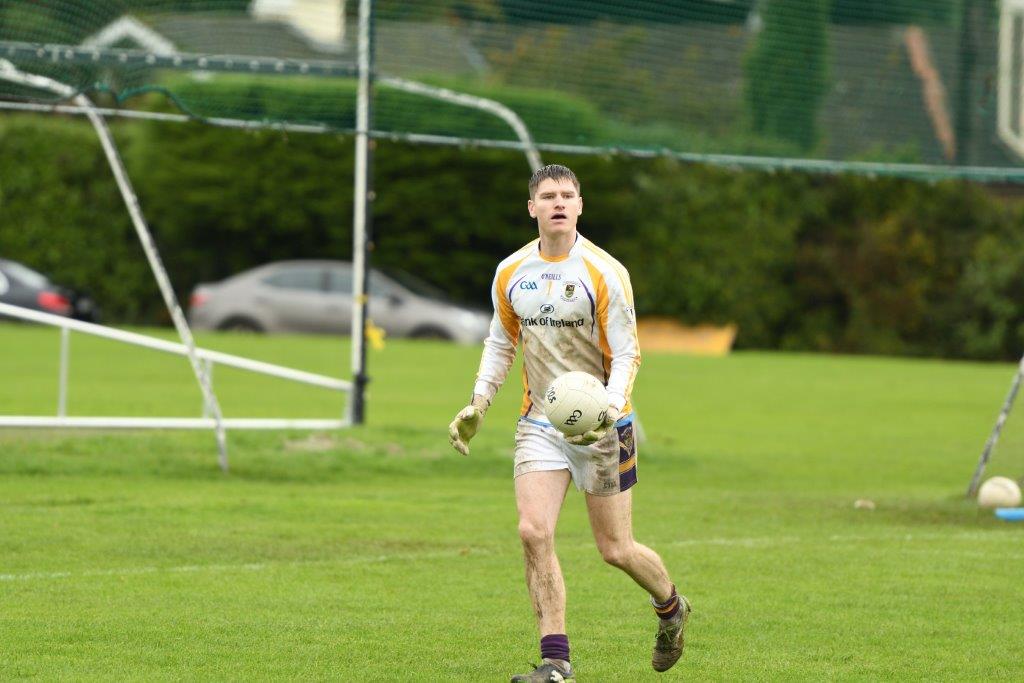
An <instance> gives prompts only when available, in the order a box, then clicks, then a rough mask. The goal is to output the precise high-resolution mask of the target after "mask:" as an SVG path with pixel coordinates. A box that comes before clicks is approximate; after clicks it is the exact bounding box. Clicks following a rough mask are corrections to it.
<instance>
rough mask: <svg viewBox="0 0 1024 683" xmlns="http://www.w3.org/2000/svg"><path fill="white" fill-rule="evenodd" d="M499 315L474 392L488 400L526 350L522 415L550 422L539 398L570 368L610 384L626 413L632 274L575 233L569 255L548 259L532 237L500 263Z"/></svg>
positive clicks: (632, 366)
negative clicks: (518, 349) (520, 351)
mask: <svg viewBox="0 0 1024 683" xmlns="http://www.w3.org/2000/svg"><path fill="white" fill-rule="evenodd" d="M491 298H492V300H493V303H494V317H493V319H492V320H491V330H490V334H489V335H488V337H487V340H486V341H485V342H484V353H483V358H482V359H481V361H480V370H479V372H478V373H477V379H476V385H475V386H474V388H473V391H474V393H476V394H480V395H482V396H484V397H485V398H487V399H488V400H491V398H492V397H493V396H494V394H495V392H497V390H498V387H500V386H501V384H502V383H503V382H504V381H505V378H506V376H507V375H508V371H509V368H510V367H511V365H512V361H514V360H515V355H516V346H518V345H519V344H520V343H521V344H522V347H523V406H522V416H523V417H526V418H528V419H531V420H536V421H539V422H543V423H547V418H546V417H545V416H544V412H543V410H542V409H541V406H540V405H538V399H539V398H540V397H541V396H542V395H543V392H544V390H545V389H547V387H548V385H549V384H550V383H551V381H552V380H553V379H555V378H556V377H558V376H559V375H561V374H563V373H565V372H569V371H570V370H582V371H584V372H589V373H590V374H592V375H593V376H594V377H597V378H598V379H599V380H601V381H602V382H604V384H605V385H606V386H607V387H608V395H609V399H610V402H611V405H612V406H613V407H615V408H618V409H619V410H620V411H621V412H622V414H623V415H627V414H629V413H630V411H631V410H632V407H631V405H630V400H629V396H630V393H631V391H632V389H633V380H634V379H635V378H636V372H637V369H638V368H639V366H640V345H639V343H638V341H637V336H636V316H635V314H634V311H633V289H632V286H631V285H630V282H629V273H628V272H626V269H625V268H624V267H623V266H622V264H620V263H619V262H618V261H616V260H615V259H614V258H612V257H611V256H610V255H609V254H608V253H607V252H606V251H604V250H602V249H600V248H598V247H597V246H596V245H594V243H593V242H591V241H590V240H588V239H586V238H585V237H583V236H582V235H579V234H577V238H576V243H575V244H574V245H573V247H572V249H570V250H569V253H568V254H566V255H564V256H559V257H557V258H546V257H545V256H543V255H542V254H541V253H540V239H535V240H533V241H532V242H530V243H529V244H527V245H526V246H524V247H523V248H522V249H520V250H519V251H517V252H515V253H514V254H512V255H511V256H509V257H508V258H506V259H505V260H504V261H502V262H501V263H500V264H498V269H497V272H496V273H495V276H494V285H493V287H492V291H491Z"/></svg>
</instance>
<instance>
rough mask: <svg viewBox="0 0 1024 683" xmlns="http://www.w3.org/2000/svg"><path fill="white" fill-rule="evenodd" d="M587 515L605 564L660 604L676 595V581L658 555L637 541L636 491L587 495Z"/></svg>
mask: <svg viewBox="0 0 1024 683" xmlns="http://www.w3.org/2000/svg"><path fill="white" fill-rule="evenodd" d="M587 513H588V514H589V515H590V529H591V531H593V532H594V540H595V541H597V549H598V551H600V553H601V557H603V558H604V561H605V562H607V563H608V564H610V565H613V566H615V567H618V568H619V569H621V570H622V571H624V572H626V573H627V574H629V575H630V576H631V577H632V578H633V580H634V581H636V582H637V583H638V584H640V587H641V588H643V589H644V590H646V591H647V592H648V593H650V594H651V596H652V597H653V598H654V599H655V600H657V601H658V602H664V601H665V600H667V599H668V598H669V597H670V596H671V595H672V581H671V580H670V579H669V577H668V570H666V569H665V564H664V563H663V562H662V561H661V557H659V556H658V553H656V552H654V551H653V550H651V549H650V548H648V547H647V546H645V545H642V544H640V543H637V542H636V541H635V540H633V491H632V490H627V491H623V492H622V493H616V494H615V495H613V496H594V495H591V494H589V493H588V494H587Z"/></svg>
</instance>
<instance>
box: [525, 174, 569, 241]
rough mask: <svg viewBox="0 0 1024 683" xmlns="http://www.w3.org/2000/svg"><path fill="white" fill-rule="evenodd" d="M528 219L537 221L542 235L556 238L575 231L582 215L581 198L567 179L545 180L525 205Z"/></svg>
mask: <svg viewBox="0 0 1024 683" xmlns="http://www.w3.org/2000/svg"><path fill="white" fill-rule="evenodd" d="M527 208H529V210H530V217H531V218H536V219H537V227H538V228H540V232H541V234H543V235H547V236H550V237H558V236H561V235H571V234H573V233H574V232H575V231H576V220H577V219H578V218H579V216H580V214H581V213H583V197H581V196H580V194H579V192H577V191H576V186H575V185H573V184H572V181H571V180H569V179H568V178H563V179H561V180H552V179H551V178H545V179H544V180H542V181H541V183H540V185H539V186H538V187H537V192H536V193H535V194H534V195H533V199H531V200H530V201H529V203H528V204H527Z"/></svg>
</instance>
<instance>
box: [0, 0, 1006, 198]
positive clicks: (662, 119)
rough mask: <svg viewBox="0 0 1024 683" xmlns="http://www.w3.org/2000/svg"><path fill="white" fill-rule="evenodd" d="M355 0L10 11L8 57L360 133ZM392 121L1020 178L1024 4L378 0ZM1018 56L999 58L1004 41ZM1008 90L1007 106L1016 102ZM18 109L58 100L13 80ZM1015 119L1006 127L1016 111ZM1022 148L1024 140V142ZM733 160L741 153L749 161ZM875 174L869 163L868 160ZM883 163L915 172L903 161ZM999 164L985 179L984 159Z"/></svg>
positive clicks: (111, 97)
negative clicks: (519, 128) (467, 103)
mask: <svg viewBox="0 0 1024 683" xmlns="http://www.w3.org/2000/svg"><path fill="white" fill-rule="evenodd" d="M358 4H359V3H358V2H357V1H356V0H347V1H346V0H252V1H251V2H250V1H246V0H194V1H188V0H89V1H86V0H77V1H72V0H65V1H61V0H4V2H3V3H2V4H0V58H2V59H7V60H9V61H10V62H12V63H14V64H15V65H16V66H17V67H18V68H20V69H22V70H25V71H31V72H33V73H39V74H44V75H47V76H50V77H52V78H55V79H57V80H60V81H62V82H65V83H68V84H69V85H72V86H73V87H75V88H76V89H78V90H80V91H82V92H86V93H88V94H90V96H91V97H92V98H93V99H94V100H95V101H96V102H97V103H99V104H101V105H104V106H117V107H121V108H127V109H134V110H143V111H160V112H178V113H185V114H188V115H190V116H195V117H200V118H208V119H209V118H221V119H234V120H242V121H254V122H268V123H278V124H281V123H295V124H313V125H317V126H323V127H326V128H329V129H335V130H342V131H344V130H350V129H352V128H353V127H354V125H355V92H356V82H355V79H354V73H355V65H356V54H355V47H356V29H357V25H358V20H357V16H356V15H357V11H358ZM373 6H374V16H375V21H374V40H375V42H374V44H375V56H376V62H375V67H376V68H375V73H376V75H377V77H378V79H380V80H379V81H378V86H377V88H376V95H375V100H374V126H373V127H374V130H375V131H378V132H379V133H381V134H385V133H388V134H399V135H408V134H412V135H431V136H445V137H447V138H452V139H453V140H452V141H457V140H463V141H464V140H475V141H503V142H514V141H517V140H518V138H517V136H516V134H515V133H514V132H513V130H512V128H511V127H510V126H509V124H508V123H507V122H505V121H503V120H502V119H501V118H498V117H496V116H494V115H493V114H491V113H487V112H484V111H480V110H477V109H473V108H468V107H464V106H459V105H455V104H451V103H448V102H444V101H441V100H438V99H436V98H433V97H426V96H423V95H419V94H414V93H410V92H406V91H404V90H401V89H398V88H396V87H395V85H394V81H390V80H388V79H394V78H401V79H407V80H411V81H416V82H418V83H425V84H429V85H433V86H440V87H444V88H447V89H450V90H453V91H457V92H461V93H468V94H471V95H477V96H481V97H485V98H488V99H490V100H494V101H497V102H501V103H502V104H504V105H506V106H507V107H509V108H510V109H511V110H512V111H514V112H515V113H516V114H517V115H518V116H519V117H520V118H521V119H522V120H523V121H524V122H525V124H526V126H527V128H528V129H529V131H530V134H531V135H532V137H533V138H534V140H535V141H537V142H538V143H541V145H542V147H543V146H544V145H573V146H581V147H590V148H598V149H599V150H601V149H616V150H623V149H627V150H653V151H657V152H659V153H661V152H671V153H677V154H681V155H683V156H684V157H685V158H694V159H698V160H700V159H703V160H707V161H711V162H721V163H741V164H751V163H752V164H757V163H759V160H761V161H763V162H764V163H765V164H766V165H774V166H796V167H803V168H821V169H833V170H835V169H839V170H853V171H858V170H861V171H870V172H886V171H887V170H889V171H892V172H896V173H902V174H910V175H923V176H934V177H938V176H942V175H950V174H954V175H955V174H960V175H972V174H973V175H974V176H976V177H980V178H986V177H988V178H1011V179H1016V178H1017V174H1019V173H1020V174H1021V176H1022V177H1024V173H1021V171H1020V170H1019V168H1018V164H1019V161H1020V159H1019V157H1018V156H1017V153H1015V152H1014V151H1013V150H1014V144H1015V141H1016V138H1018V137H1020V138H1021V139H1022V141H1024V131H1022V126H1021V123H1020V120H1019V119H1021V118H1022V116H1024V114H1022V111H1021V109H1022V107H1021V104H1020V102H1021V99H1022V97H1021V93H1022V89H1021V86H1020V83H1019V81H1021V80H1022V78H1024V76H1022V69H1021V67H1020V64H1021V62H1022V61H1024V55H1022V51H1021V48H1020V45H1021V43H1022V42H1024V40H1022V37H1024V28H1022V27H1024V9H1021V10H1016V9H1015V8H1016V3H1005V4H1004V6H1003V7H1002V8H1001V7H1000V4H999V3H998V2H997V1H996V0H831V1H829V0H635V1H633V2H624V1H622V0H618V1H616V0H561V1H560V2H557V3H552V2H549V1H547V0H448V1H445V0H376V1H375V2H374V3H373ZM1001 28H1002V29H1003V34H1004V35H1003V43H1004V44H1006V45H1008V46H1010V47H1009V48H1008V51H1007V54H1005V55H1004V64H1003V66H1002V68H1000V57H999V55H1000V52H999V48H1000V42H1001V40H1000V29H1001ZM1000 91H1002V94H1003V98H1004V99H1005V101H1006V102H1007V104H1006V106H1004V108H1003V110H1002V111H1001V110H1000V106H999V103H1000ZM0 99H2V100H4V101H6V102H8V103H10V102H18V101H22V102H24V101H37V102H38V101H43V102H52V101H53V100H54V99H55V96H54V95H52V94H51V93H46V92H38V91H33V90H31V89H28V88H25V87H23V86H16V85H11V84H3V83H0ZM1001 116H1002V119H1001V118H1000V117H1001ZM1021 150H1022V151H1024V142H1022V144H1021ZM727 155H740V158H734V157H732V156H727ZM864 162H868V163H864ZM885 164H898V165H895V166H886V165H885ZM980 167H986V168H987V170H986V168H980Z"/></svg>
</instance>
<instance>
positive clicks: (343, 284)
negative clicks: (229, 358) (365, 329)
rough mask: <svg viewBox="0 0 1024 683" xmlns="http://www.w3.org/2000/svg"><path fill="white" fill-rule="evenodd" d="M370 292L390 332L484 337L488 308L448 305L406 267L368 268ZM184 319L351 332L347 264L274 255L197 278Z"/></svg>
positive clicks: (374, 310) (217, 325)
mask: <svg viewBox="0 0 1024 683" xmlns="http://www.w3.org/2000/svg"><path fill="white" fill-rule="evenodd" d="M369 294H370V301H369V318H370V320H372V321H373V323H374V325H376V326H377V327H381V328H383V329H384V330H385V331H386V332H387V334H388V335H391V336H395V337H418V338H428V339H450V340H452V341H456V342H460V343H464V344H475V343H477V342H480V341H482V340H483V339H484V338H485V337H486V336H487V329H488V326H489V325H490V314H489V313H485V312H483V311H478V310H473V309H470V308H467V307H464V306H460V305H457V304H455V303H452V302H450V301H448V300H447V299H446V297H445V295H444V293H442V292H441V291H440V290H439V289H437V288H436V287H434V286H433V285H431V284H429V283H427V282H424V281H422V280H420V279H419V278H416V277H415V276H412V275H410V274H408V273H402V272H398V271H394V272H389V273H387V274H385V273H383V272H381V271H380V270H377V269H373V270H372V271H371V274H370V278H369ZM189 321H190V323H191V324H192V326H193V327H194V328H196V329H200V330H203V329H206V330H213V329H216V330H247V331H251V332H312V333H330V334H351V332H352V264H351V263H349V262H347V261H278V262H275V263H268V264H266V265H263V266H259V267H257V268H253V269H252V270H247V271H245V272H243V273H239V274H238V275H235V276H232V277H230V278H228V279H226V280H223V281H221V282H216V283H204V284H200V285H198V286H197V287H196V288H195V289H194V290H193V292H192V297H191V301H190V305H189Z"/></svg>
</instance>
